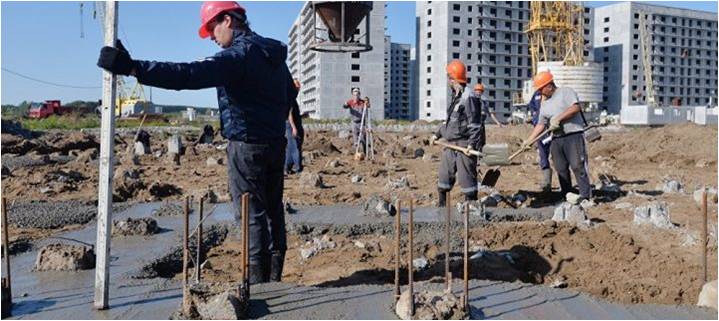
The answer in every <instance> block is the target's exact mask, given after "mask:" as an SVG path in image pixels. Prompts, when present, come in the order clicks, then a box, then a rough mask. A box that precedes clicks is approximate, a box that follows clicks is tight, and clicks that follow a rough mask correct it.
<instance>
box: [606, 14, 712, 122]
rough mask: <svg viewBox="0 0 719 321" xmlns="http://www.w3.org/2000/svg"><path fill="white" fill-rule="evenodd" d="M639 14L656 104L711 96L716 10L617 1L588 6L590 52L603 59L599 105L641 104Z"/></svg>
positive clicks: (702, 101)
mask: <svg viewBox="0 0 719 321" xmlns="http://www.w3.org/2000/svg"><path fill="white" fill-rule="evenodd" d="M641 14H643V15H644V16H645V17H646V19H645V21H646V24H647V29H646V30H648V35H649V36H648V37H647V38H648V39H647V46H648V47H649V48H650V50H651V52H650V59H649V64H650V66H649V68H651V70H652V71H651V75H652V80H653V83H654V86H653V87H654V93H655V94H654V96H655V101H656V102H657V103H658V104H659V105H660V106H662V105H664V106H668V105H673V104H681V105H684V106H698V105H707V104H709V103H710V101H716V98H717V16H716V13H710V12H703V11H696V10H687V9H678V8H669V7H663V6H656V5H647V4H641V3H636V2H622V3H617V4H613V5H608V6H603V7H598V8H595V9H594V24H595V25H594V27H595V28H594V54H595V59H596V60H597V61H599V62H602V63H603V64H604V79H603V81H604V88H603V91H604V99H603V100H604V102H603V103H602V104H600V107H603V108H606V109H607V110H608V111H609V112H610V113H619V110H620V109H621V108H623V107H625V106H631V105H645V104H646V96H647V88H646V81H645V76H644V63H643V60H642V43H641V42H642V40H641V39H642V38H641V35H640V27H641V26H640V15H641Z"/></svg>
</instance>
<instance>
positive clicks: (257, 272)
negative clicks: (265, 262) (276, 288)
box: [249, 263, 267, 284]
mask: <svg viewBox="0 0 719 321" xmlns="http://www.w3.org/2000/svg"><path fill="white" fill-rule="evenodd" d="M266 275H267V272H265V271H264V269H263V268H262V264H253V263H250V275H249V277H250V284H258V283H265V282H267V280H266V279H265V276H266Z"/></svg>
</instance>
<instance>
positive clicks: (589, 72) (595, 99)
mask: <svg viewBox="0 0 719 321" xmlns="http://www.w3.org/2000/svg"><path fill="white" fill-rule="evenodd" d="M537 70H538V71H539V72H541V71H547V70H549V71H550V72H551V73H552V75H554V83H556V84H557V87H569V88H572V89H574V91H575V92H577V96H579V101H580V102H585V103H599V102H602V94H603V92H602V89H603V86H604V79H603V77H604V69H603V66H602V64H601V63H596V62H585V63H584V64H583V65H581V66H565V65H564V63H563V62H561V61H550V62H539V63H538V65H537ZM530 94H531V93H530Z"/></svg>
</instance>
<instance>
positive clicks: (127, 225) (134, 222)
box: [112, 217, 160, 236]
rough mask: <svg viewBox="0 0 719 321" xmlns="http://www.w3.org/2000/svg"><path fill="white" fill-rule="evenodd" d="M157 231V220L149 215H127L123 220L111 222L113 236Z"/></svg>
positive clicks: (150, 233)
mask: <svg viewBox="0 0 719 321" xmlns="http://www.w3.org/2000/svg"><path fill="white" fill-rule="evenodd" d="M159 231H160V228H159V227H158V226H157V221H156V220H155V219H153V218H150V217H144V218H138V219H134V218H131V217H128V218H126V219H124V220H117V221H114V222H112V235H113V236H114V235H118V236H132V235H152V234H155V233H158V232H159Z"/></svg>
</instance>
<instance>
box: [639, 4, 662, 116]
mask: <svg viewBox="0 0 719 321" xmlns="http://www.w3.org/2000/svg"><path fill="white" fill-rule="evenodd" d="M639 37H640V38H641V41H640V44H641V46H642V69H643V70H644V86H645V90H644V92H645V97H644V99H645V102H646V104H647V105H649V106H650V107H658V106H657V101H656V99H655V94H654V78H653V77H652V69H653V68H652V52H651V51H652V49H653V48H652V46H651V34H650V32H649V24H648V23H647V15H646V13H644V12H642V11H639Z"/></svg>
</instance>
